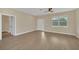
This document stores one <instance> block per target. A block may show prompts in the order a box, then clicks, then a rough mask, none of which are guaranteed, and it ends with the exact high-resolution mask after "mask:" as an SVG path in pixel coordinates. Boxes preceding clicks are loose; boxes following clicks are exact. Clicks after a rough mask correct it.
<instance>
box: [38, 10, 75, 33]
mask: <svg viewBox="0 0 79 59" xmlns="http://www.w3.org/2000/svg"><path fill="white" fill-rule="evenodd" d="M54 16H68V18H69V19H68V27H53V26H52V24H51V19H49V17H48V16H40V17H38V18H42V19H44V20H45V24H44V25H45V31H48V32H56V33H64V34H70V35H75V34H76V18H75V17H76V16H75V11H68V12H63V13H56V14H55V15H54ZM51 17H52V18H53V16H51Z"/></svg>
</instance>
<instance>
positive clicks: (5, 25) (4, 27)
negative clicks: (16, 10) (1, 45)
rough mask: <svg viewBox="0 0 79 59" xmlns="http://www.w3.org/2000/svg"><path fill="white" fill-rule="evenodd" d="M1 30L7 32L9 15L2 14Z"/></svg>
mask: <svg viewBox="0 0 79 59" xmlns="http://www.w3.org/2000/svg"><path fill="white" fill-rule="evenodd" d="M2 31H3V32H4V31H7V32H9V16H5V15H2Z"/></svg>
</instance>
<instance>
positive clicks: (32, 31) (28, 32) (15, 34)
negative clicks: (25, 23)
mask: <svg viewBox="0 0 79 59" xmlns="http://www.w3.org/2000/svg"><path fill="white" fill-rule="evenodd" d="M33 31H35V30H29V31H26V32H21V33H16V34H15V36H18V35H22V34H25V33H29V32H33Z"/></svg>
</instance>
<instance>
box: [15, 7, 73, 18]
mask: <svg viewBox="0 0 79 59" xmlns="http://www.w3.org/2000/svg"><path fill="white" fill-rule="evenodd" d="M40 9H42V10H40ZM74 9H75V8H53V11H54V13H59V12H65V11H71V10H74ZM15 10H18V11H22V12H25V13H28V14H31V15H34V16H40V15H46V14H47V12H46V11H47V10H48V8H15Z"/></svg>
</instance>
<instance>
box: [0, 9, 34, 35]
mask: <svg viewBox="0 0 79 59" xmlns="http://www.w3.org/2000/svg"><path fill="white" fill-rule="evenodd" d="M0 13H1V14H11V15H14V16H16V33H17V34H21V33H24V32H28V31H33V30H35V17H34V16H32V15H28V14H26V13H23V12H20V11H16V10H13V9H6V8H3V9H2V8H0Z"/></svg>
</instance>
